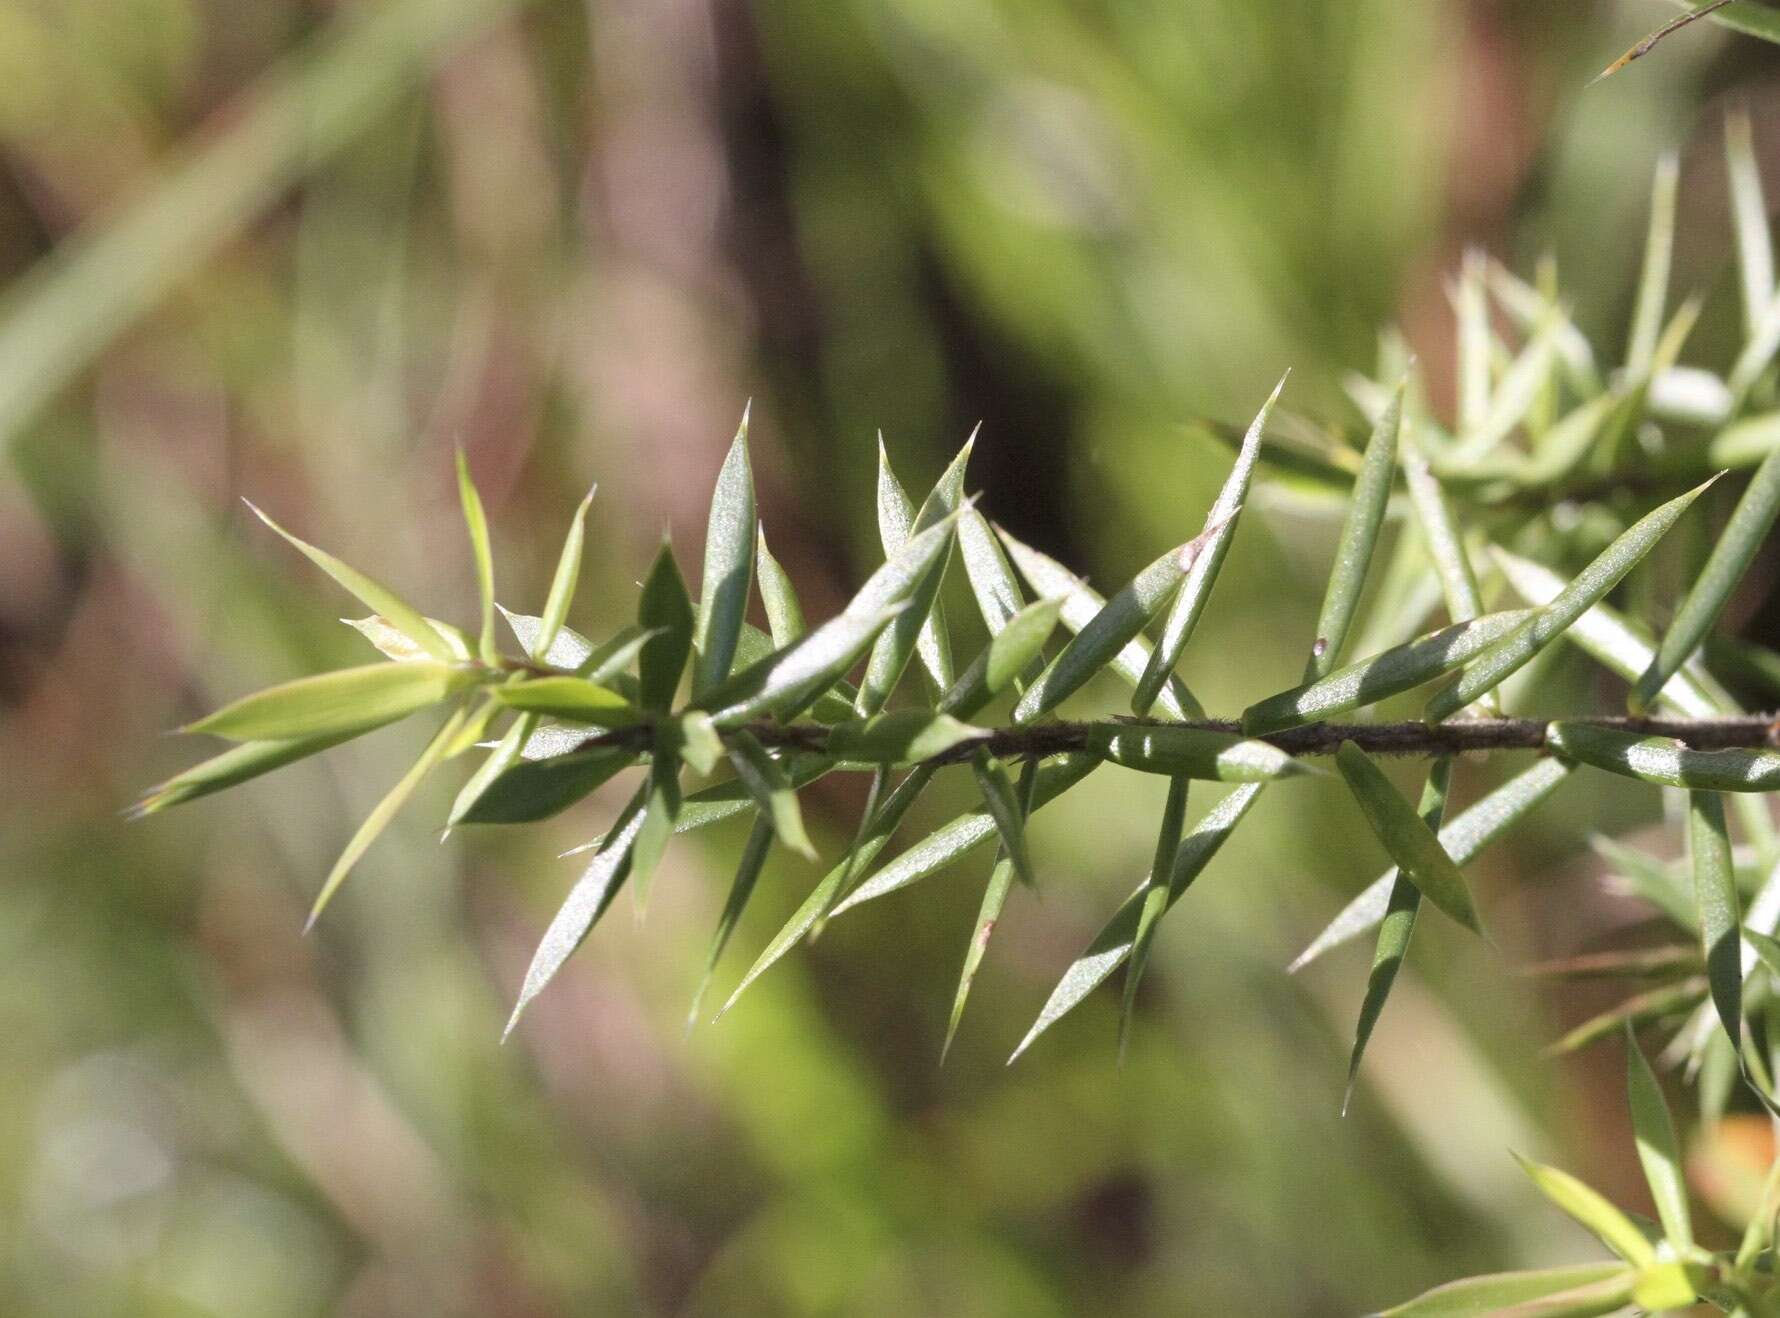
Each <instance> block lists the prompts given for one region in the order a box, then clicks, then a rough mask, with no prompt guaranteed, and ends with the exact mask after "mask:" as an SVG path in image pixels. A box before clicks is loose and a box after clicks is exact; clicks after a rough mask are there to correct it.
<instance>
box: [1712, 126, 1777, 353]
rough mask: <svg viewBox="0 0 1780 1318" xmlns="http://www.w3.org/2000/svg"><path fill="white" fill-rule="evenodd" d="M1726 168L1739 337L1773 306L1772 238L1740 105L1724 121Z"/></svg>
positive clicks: (1750, 135) (1752, 146)
mask: <svg viewBox="0 0 1780 1318" xmlns="http://www.w3.org/2000/svg"><path fill="white" fill-rule="evenodd" d="M1724 163H1725V171H1726V173H1727V174H1728V175H1729V177H1730V189H1731V221H1732V226H1733V228H1734V230H1735V233H1736V238H1737V274H1738V280H1739V286H1740V287H1741V289H1742V293H1743V333H1744V334H1745V335H1751V334H1754V333H1755V327H1756V325H1757V323H1758V322H1759V321H1760V320H1761V315H1762V312H1763V311H1765V310H1767V306H1768V303H1770V302H1772V301H1773V300H1774V237H1773V234H1772V233H1771V232H1770V230H1769V227H1768V205H1767V200H1766V198H1764V197H1763V196H1762V186H1761V166H1760V165H1759V164H1758V163H1757V162H1756V158H1755V142H1754V134H1753V133H1752V132H1751V130H1750V125H1749V109H1748V107H1747V106H1744V105H1738V106H1736V107H1735V108H1733V109H1732V110H1731V111H1730V112H1729V113H1727V114H1726V115H1725V117H1724Z"/></svg>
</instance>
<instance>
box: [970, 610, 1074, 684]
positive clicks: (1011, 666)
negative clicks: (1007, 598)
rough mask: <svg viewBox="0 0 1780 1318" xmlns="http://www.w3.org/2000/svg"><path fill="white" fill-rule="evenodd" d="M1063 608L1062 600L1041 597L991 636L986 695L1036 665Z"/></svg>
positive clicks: (986, 674) (985, 665) (988, 652)
mask: <svg viewBox="0 0 1780 1318" xmlns="http://www.w3.org/2000/svg"><path fill="white" fill-rule="evenodd" d="M1062 611H1063V601H1062V600H1060V599H1043V600H1039V601H1038V602H1037V603H1036V604H1030V605H1028V606H1027V607H1025V608H1023V609H1021V610H1020V611H1019V612H1018V613H1016V614H1014V616H1013V617H1011V618H1009V619H1008V620H1007V622H1006V623H1005V624H1004V625H1003V626H1002V628H1001V630H1000V631H998V632H996V633H995V635H994V636H992V637H991V638H990V640H989V648H988V651H987V658H986V659H985V661H984V675H983V681H984V691H985V694H986V695H987V696H991V697H992V696H995V695H998V694H1000V693H1001V692H1002V691H1004V690H1006V689H1007V686H1008V684H1009V683H1011V682H1012V681H1013V680H1014V679H1015V678H1017V677H1020V676H1021V675H1023V674H1025V673H1026V672H1027V670H1028V669H1030V668H1031V667H1032V666H1033V663H1034V661H1035V660H1036V659H1037V658H1038V657H1039V655H1040V654H1041V653H1042V652H1043V650H1044V647H1045V642H1046V641H1048V640H1050V639H1051V633H1052V632H1053V631H1055V630H1056V629H1057V619H1058V617H1059V616H1060V615H1061V614H1062Z"/></svg>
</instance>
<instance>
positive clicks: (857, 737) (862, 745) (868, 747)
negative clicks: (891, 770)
mask: <svg viewBox="0 0 1780 1318" xmlns="http://www.w3.org/2000/svg"><path fill="white" fill-rule="evenodd" d="M988 735H989V734H988V731H987V730H986V729H984V728H975V727H972V726H971V725H970V724H968V723H960V722H959V721H958V720H957V719H955V718H953V717H952V716H951V715H950V714H939V713H935V712H933V711H932V710H925V709H898V710H894V711H892V712H891V713H888V714H877V715H874V716H873V717H871V718H866V719H853V720H850V721H849V722H846V723H837V724H835V726H834V729H833V730H832V731H831V732H830V733H829V734H828V753H829V754H830V755H833V756H835V757H836V758H838V759H843V760H857V761H860V762H863V763H873V764H911V763H913V762H915V761H916V760H928V759H932V758H934V757H935V756H938V755H944V754H945V753H946V752H947V751H949V750H951V749H953V748H954V747H956V746H961V745H963V744H964V743H965V742H969V741H981V740H982V739H983V738H985V737H987V736H988Z"/></svg>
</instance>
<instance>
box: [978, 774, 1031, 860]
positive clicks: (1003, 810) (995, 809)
mask: <svg viewBox="0 0 1780 1318" xmlns="http://www.w3.org/2000/svg"><path fill="white" fill-rule="evenodd" d="M970 767H971V772H972V773H973V774H974V775H975V777H976V781H977V790H978V791H979V792H981V793H982V796H983V805H984V807H985V808H986V809H987V810H988V811H989V817H990V818H991V819H993V820H994V821H995V829H996V831H997V832H998V833H1000V834H1001V849H1002V850H1003V851H1004V852H1006V853H1007V856H1008V858H1009V859H1010V860H1012V861H1013V862H1014V870H1015V872H1016V873H1017V874H1018V875H1019V876H1020V882H1022V883H1024V884H1025V885H1026V886H1027V887H1029V888H1033V887H1037V886H1038V876H1037V875H1036V873H1035V872H1034V871H1033V868H1032V857H1031V856H1030V855H1029V854H1028V853H1027V850H1026V817H1025V814H1024V812H1023V811H1022V810H1021V809H1020V798H1019V795H1018V794H1017V793H1016V792H1015V790H1014V784H1013V780H1012V779H1011V778H1009V777H1008V773H1007V769H1006V768H1005V767H1004V766H1003V765H1002V763H1001V761H1000V760H997V759H994V758H992V757H991V756H989V755H987V754H978V755H975V756H972V757H971V761H970Z"/></svg>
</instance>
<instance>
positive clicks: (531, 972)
mask: <svg viewBox="0 0 1780 1318" xmlns="http://www.w3.org/2000/svg"><path fill="white" fill-rule="evenodd" d="M648 791H649V786H648V784H647V783H645V784H644V785H643V786H642V787H641V788H639V789H638V791H637V794H636V795H635V796H634V797H632V798H631V801H630V804H629V805H627V806H625V808H624V810H623V812H622V813H621V814H620V815H619V817H618V820H617V822H616V823H614V824H613V826H612V829H611V831H610V832H609V833H608V834H607V835H606V841H605V845H604V846H602V847H601V848H600V849H599V852H598V854H596V855H595V856H594V858H593V859H592V860H591V861H590V862H588V865H587V868H586V869H585V870H584V871H582V874H581V877H580V878H579V879H577V880H576V881H575V886H574V887H573V888H571V889H569V895H568V897H567V898H566V899H565V900H564V901H563V904H562V906H561V907H560V908H559V909H558V910H557V912H556V915H555V916H554V917H553V918H552V919H551V921H550V926H549V928H547V929H545V931H544V937H543V938H542V939H541V940H539V943H538V950H537V951H536V952H534V953H533V954H532V960H531V964H530V965H529V966H527V967H526V971H525V981H524V982H523V983H522V984H521V985H520V987H519V1000H518V1001H517V1002H515V1003H514V1004H513V1014H512V1016H510V1017H509V1018H508V1019H507V1028H506V1029H505V1030H503V1031H502V1033H501V1038H502V1039H505V1038H506V1037H507V1035H509V1034H511V1033H513V1027H514V1026H515V1025H517V1024H519V1017H520V1014H521V1013H522V1012H524V1011H525V1009H526V1007H527V1006H528V1005H530V1003H531V1000H532V999H533V998H535V997H537V996H538V994H539V993H541V992H543V991H544V986H545V985H546V984H548V983H549V982H550V981H551V980H552V979H554V978H556V972H557V971H559V970H561V969H562V967H563V964H564V963H565V962H566V961H567V960H568V959H569V958H570V957H571V956H573V955H574V952H575V949H576V948H578V947H580V946H581V943H582V942H583V940H585V939H586V937H587V932H588V930H590V929H592V928H593V926H594V924H595V922H597V921H598V920H599V918H600V916H602V915H604V914H605V913H606V908H607V907H608V906H610V905H611V904H612V898H613V897H614V896H616V895H617V893H618V888H619V886H620V885H621V884H622V883H623V882H624V878H625V875H626V873H628V871H629V869H630V858H631V850H632V848H633V847H634V846H635V845H636V841H637V835H638V833H640V832H641V831H642V827H643V822H644V821H643V816H644V814H645V813H646V811H645V809H644V806H645V803H646V801H647V800H648Z"/></svg>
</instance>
